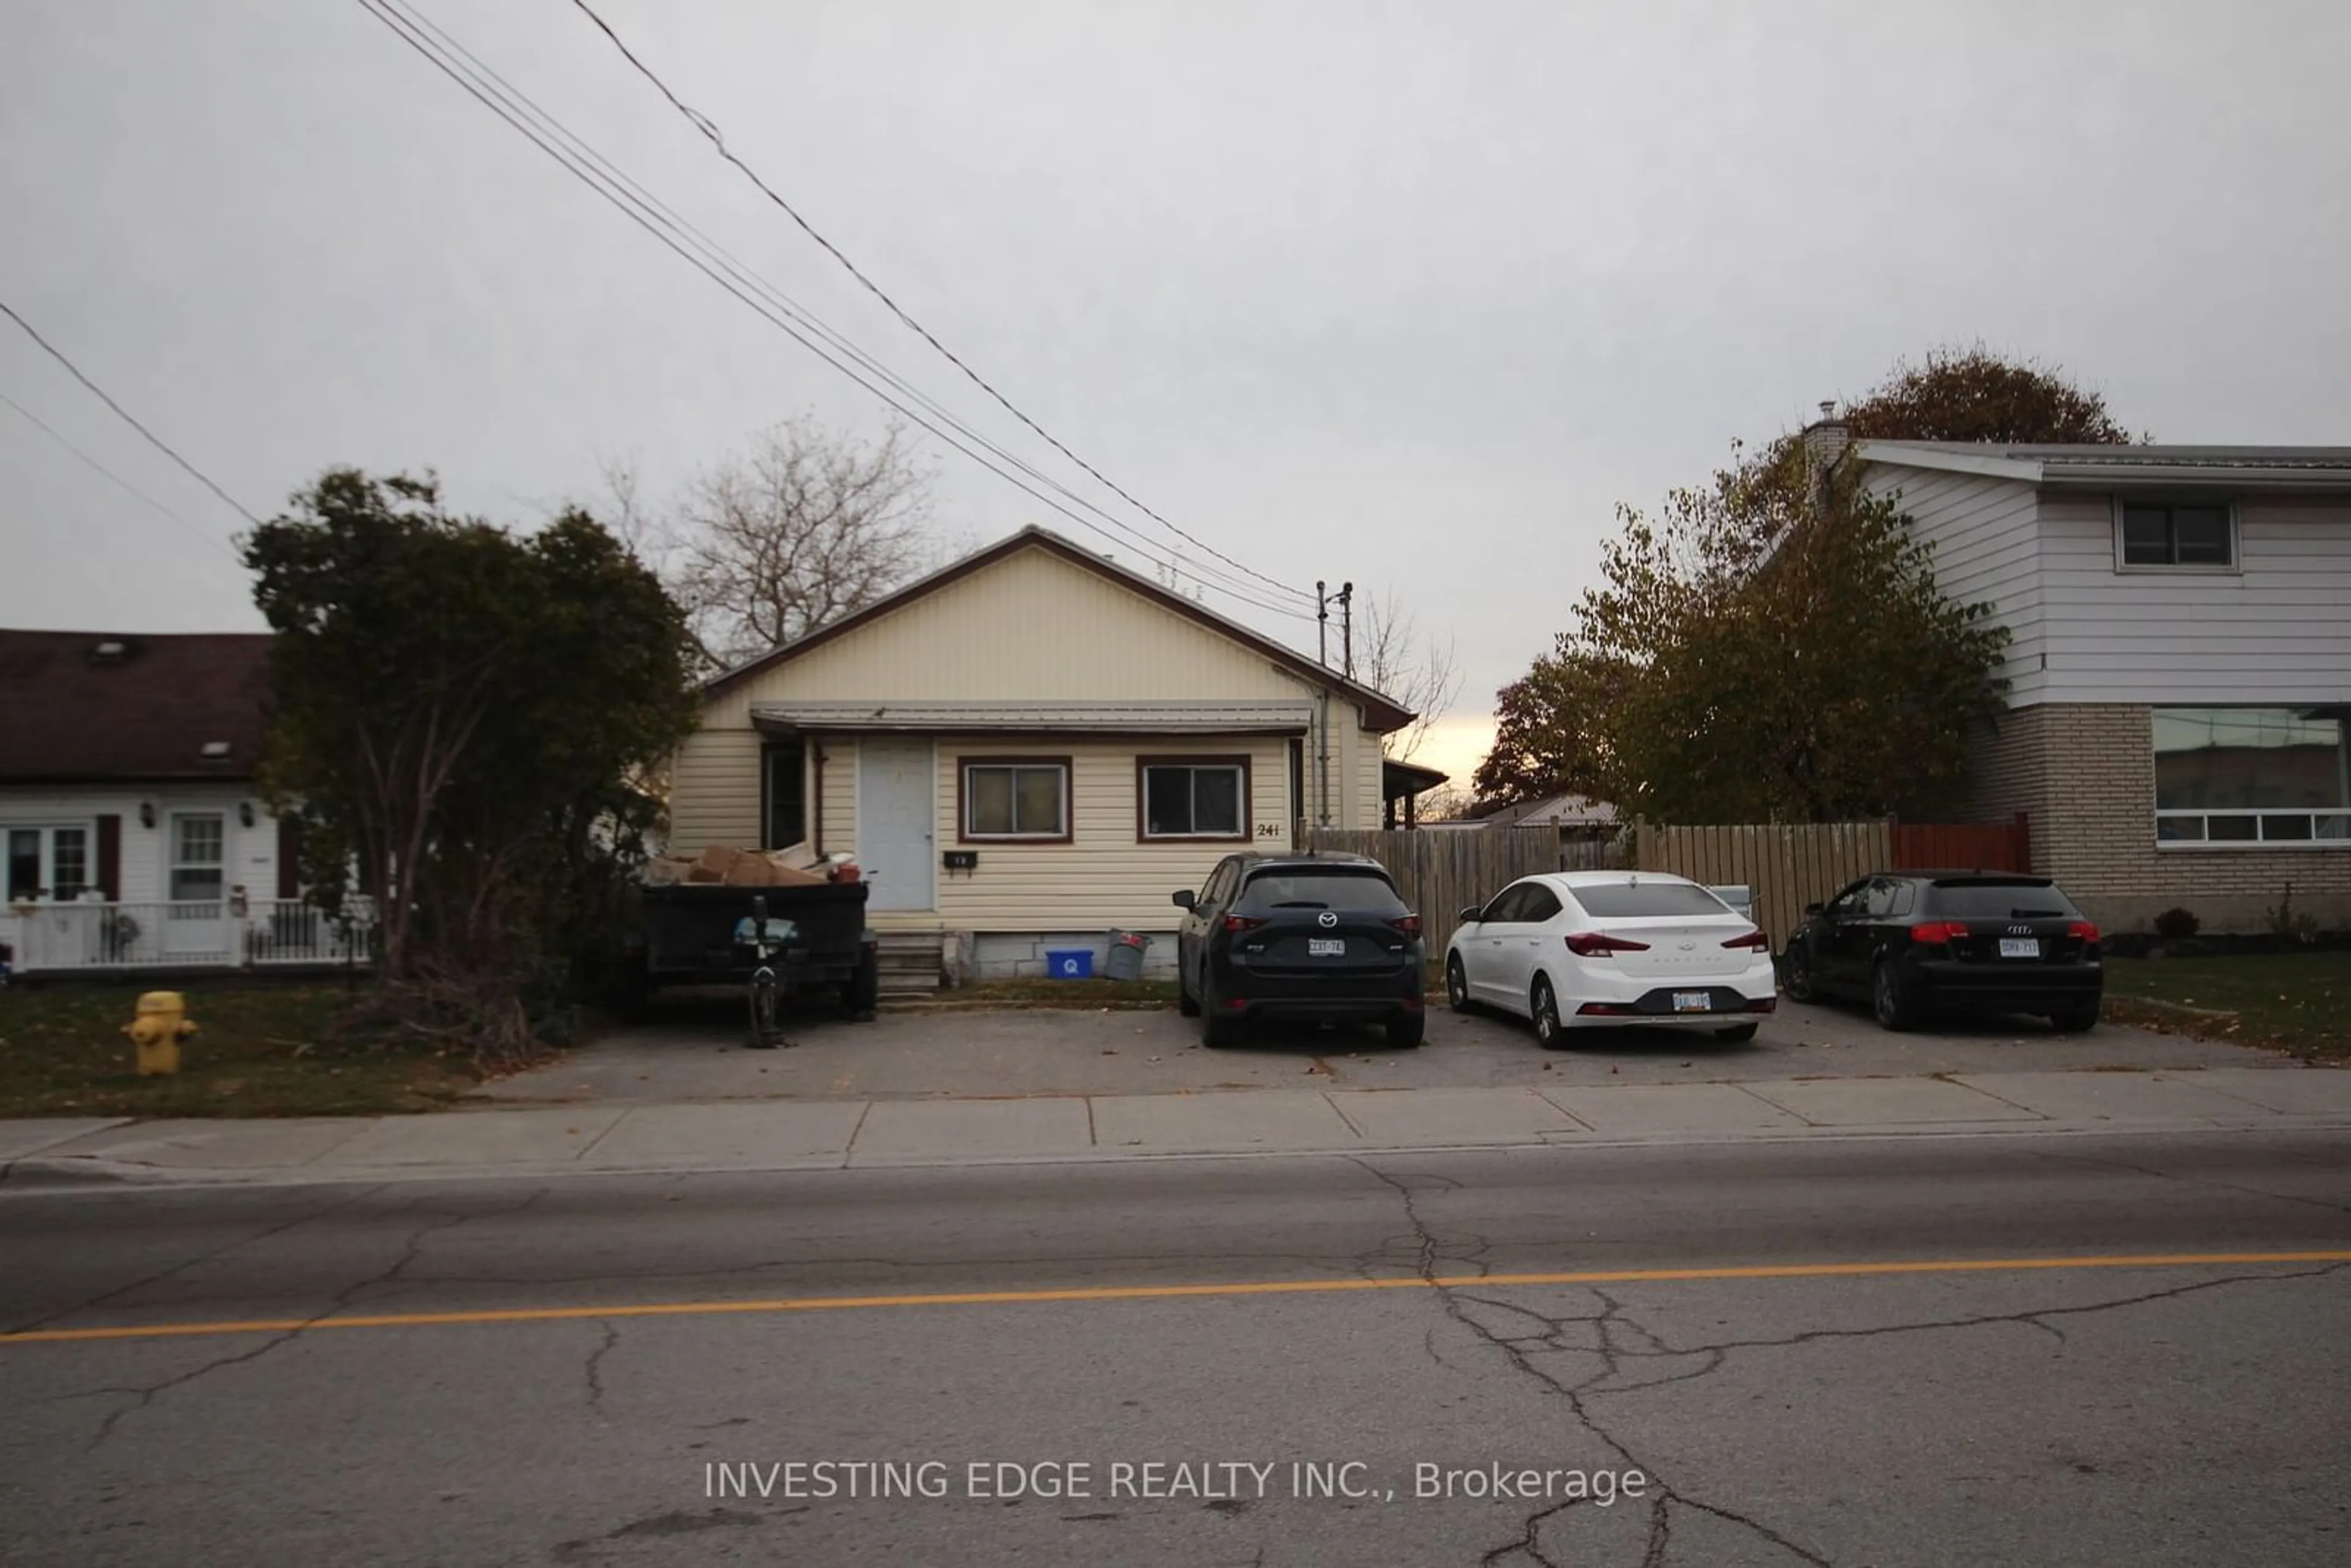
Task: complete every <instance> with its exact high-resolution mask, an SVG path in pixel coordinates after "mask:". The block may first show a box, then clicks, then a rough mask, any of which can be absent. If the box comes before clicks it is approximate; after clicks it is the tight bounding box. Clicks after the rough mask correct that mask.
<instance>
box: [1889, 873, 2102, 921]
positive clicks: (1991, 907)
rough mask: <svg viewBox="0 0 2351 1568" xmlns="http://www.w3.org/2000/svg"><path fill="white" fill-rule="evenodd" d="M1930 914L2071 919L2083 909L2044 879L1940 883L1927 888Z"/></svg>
mask: <svg viewBox="0 0 2351 1568" xmlns="http://www.w3.org/2000/svg"><path fill="white" fill-rule="evenodd" d="M1924 913H1926V914H1929V915H1958V916H1959V918H1960V919H1962V920H2008V919H2021V918H2024V917H2026V916H2030V915H2064V916H2066V917H2067V918H2069V919H2071V918H2073V917H2074V916H2076V915H2080V914H2081V913H2082V912H2081V911H2080V910H2078V909H2076V908H2074V901H2073V900H2072V899H2070V898H2067V897H2066V896H2065V895H2064V894H2062V893H2060V892H2058V891H2057V889H2056V888H2055V887H2054V886H2053V885H2052V884H2050V883H2045V882H1938V883H1934V884H1933V885H1932V886H1930V887H1929V888H1928V890H1927V900H1926V908H1925V911H1924Z"/></svg>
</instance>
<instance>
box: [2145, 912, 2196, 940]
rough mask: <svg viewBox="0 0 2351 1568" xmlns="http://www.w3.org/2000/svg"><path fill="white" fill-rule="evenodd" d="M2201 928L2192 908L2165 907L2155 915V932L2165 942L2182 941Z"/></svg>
mask: <svg viewBox="0 0 2351 1568" xmlns="http://www.w3.org/2000/svg"><path fill="white" fill-rule="evenodd" d="M2203 928H2204V923H2203V922H2202V921H2200V920H2199V919H2197V918H2196V915H2195V913H2194V912H2193V911H2192V910H2187V909H2167V910H2165V911H2164V912H2163V913H2162V914H2160V915H2157V916H2156V917H2155V934H2156V935H2157V936H2160V937H2162V938H2163V939H2164V940H2165V941H2167V942H2184V941H2186V940H2187V939H2188V938H2189V937H2190V936H2195V935H2196V933H2197V932H2199V931H2200V930H2202V929H2203Z"/></svg>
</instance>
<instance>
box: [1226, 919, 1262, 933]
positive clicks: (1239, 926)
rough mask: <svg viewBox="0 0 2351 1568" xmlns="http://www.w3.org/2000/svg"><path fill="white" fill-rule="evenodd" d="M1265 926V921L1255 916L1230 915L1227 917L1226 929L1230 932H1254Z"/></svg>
mask: <svg viewBox="0 0 2351 1568" xmlns="http://www.w3.org/2000/svg"><path fill="white" fill-rule="evenodd" d="M1264 924H1265V921H1264V920H1263V919H1262V918H1261V917H1259V916H1258V915H1226V916H1225V929H1226V930H1228V931H1254V930H1256V929H1257V928H1258V927H1259V926H1260V925H1264Z"/></svg>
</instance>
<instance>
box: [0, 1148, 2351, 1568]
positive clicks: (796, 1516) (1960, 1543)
mask: <svg viewBox="0 0 2351 1568" xmlns="http://www.w3.org/2000/svg"><path fill="white" fill-rule="evenodd" d="M2311 1253H2320V1254H2329V1255H2330V1256H2323V1257H2307V1256H2305V1257H2301V1258H2294V1257H2281V1256H2280V1255H2282V1254H2311ZM2115 1260H2135V1261H2126V1262H2122V1263H2120V1264H2119V1265H2116V1263H2115ZM0 1262H4V1263H5V1266H4V1267H0V1328H5V1330H6V1331H7V1333H8V1334H9V1335H11V1336H15V1337H8V1338H5V1339H0V1411H5V1420H0V1562H5V1563H8V1564H11V1565H17V1564H35V1563H43V1564H46V1563H108V1564H144V1563H155V1564H172V1565H174V1568H178V1565H183V1564H214V1563H220V1564H228V1563H235V1564H247V1563H303V1564H310V1563H415V1562H433V1563H552V1564H606V1563H611V1564H627V1563H714V1562H747V1563H749V1562H758V1563H854V1562H869V1561H870V1562H890V1563H998V1562H1003V1563H1012V1562H1018V1563H1107V1562H1121V1563H1211V1564H1213V1563H1233V1564H1242V1563H1269V1564H1278V1563H1380V1564H1394V1563H1561V1564H1565V1563H1576V1564H1588V1563H1624V1564H1627V1565H1631V1564H1636V1563H1708V1564H1711V1563H1804V1562H1814V1563H1819V1562H1828V1563H1852V1564H1863V1563H1876V1564H1894V1563H1992V1562H2010V1563H2109V1562H2121V1561H2130V1562H2132V1563H2135V1564H2139V1565H2153V1564H2161V1563H2181V1564H2189V1563H2194V1564H2199V1565H2202V1564H2209V1563H2216V1562H2229V1563H2330V1564H2331V1563H2340V1562H2342V1561H2345V1560H2346V1557H2351V1489H2346V1486H2345V1485H2344V1483H2343V1479H2342V1478H2343V1476H2344V1474H2345V1470H2346V1461H2351V1426H2347V1425H2346V1422H2345V1421H2344V1419H2343V1412H2344V1411H2345V1410H2346V1408H2351V1357H2346V1356H2345V1355H2344V1354H2343V1352H2342V1346H2343V1345H2344V1343H2346V1339H2351V1139H2347V1138H2346V1137H2345V1136H2344V1135H2341V1134H2333V1135H2327V1134H2311V1133H2291V1134H2250V1133H2239V1134H2212V1135H2202V1134H2199V1135H2196V1136H2192V1137H2174V1138H2168V1139H2163V1140H2150V1139H2145V1138H2126V1137H2121V1136H2114V1137H2072V1138H2052V1137H2043V1138H2039V1139H2035V1138H2030V1137H2017V1138H2007V1137H2001V1138H1984V1137H1970V1138H1954V1139H1910V1140H1903V1141H1889V1142H1876V1141H1868V1140H1855V1141H1852V1142H1840V1143H1807V1144H1804V1145H1793V1146H1791V1145H1723V1146H1709V1147H1705V1148H1689V1149H1669V1148H1616V1149H1541V1150H1520V1151H1512V1152H1508V1153H1485V1154H1443V1155H1423V1156H1409V1157H1405V1156H1398V1157H1392V1158H1374V1159H1370V1160H1363V1161H1358V1160H1354V1159H1344V1158H1333V1157H1301V1158H1292V1157H1264V1158H1254V1159H1202V1160H1186V1161H1166V1162H1157V1163H1152V1164H1148V1165H1134V1166H1044V1167H1001V1166H999V1167H989V1168H974V1169H961V1170H924V1171H898V1172H885V1171H860V1172H828V1173H809V1174H794V1175H769V1176H739V1175H738V1176H689V1177H675V1176H672V1177H663V1178H637V1177H569V1178H566V1179H564V1180H562V1181H559V1182H557V1183H553V1184H539V1183H535V1182H533V1183H526V1182H507V1183H485V1184H474V1185H464V1186H460V1185H454V1184H452V1185H434V1184H406V1185H403V1186H399V1187H397V1188H383V1189H371V1188H364V1187H361V1188H333V1189H328V1188H278V1189H259V1190H256V1189H237V1190H226V1191H224V1190H210V1191H204V1190H174V1191H145V1192H140V1191H128V1192H104V1193H95V1192H94V1193H89V1194H44V1195H30V1194H28V1195H25V1196H19V1197H5V1198H0ZM2028 1262H2029V1263H2032V1264H2036V1265H2038V1266H2035V1267H2025V1266H2022V1265H2023V1264H2025V1263H2028ZM1888 1266H1890V1267H1888ZM1594 1275H1606V1276H1611V1277H1605V1278H1594V1277H1593V1276H1594ZM1432 1281H1433V1282H1432ZM974 1296H980V1297H984V1298H987V1299H981V1300H971V1299H969V1298H971V1297H974ZM941 1298H948V1299H941ZM953 1298H963V1299H959V1300H958V1299H953ZM823 1302H830V1303H832V1304H831V1305H819V1304H812V1303H823ZM353 1318H367V1319H371V1320H374V1322H372V1325H371V1326H356V1325H352V1324H351V1323H350V1320H351V1319H353ZM420 1319H421V1320H423V1321H419V1320H420ZM310 1320H323V1321H324V1322H328V1323H332V1322H338V1321H340V1322H344V1323H345V1324H346V1326H343V1327H339V1328H337V1327H326V1326H319V1327H313V1328H310V1329H308V1330H307V1331H305V1332H294V1331H293V1330H291V1329H290V1328H288V1327H287V1326H286V1325H287V1324H290V1323H300V1322H306V1321H310ZM384 1320H391V1321H384ZM240 1325H243V1326H240ZM90 1330H124V1331H132V1332H128V1333H123V1334H120V1336H117V1337H88V1336H87V1335H86V1333H85V1331H90ZM172 1330H193V1331H196V1332H184V1333H172V1332H165V1331H172ZM59 1333H62V1334H66V1335H68V1336H83V1337H64V1338H26V1337H23V1336H26V1335H27V1334H30V1335H45V1334H59ZM820 1461H835V1462H842V1463H845V1462H847V1461H890V1462H894V1463H896V1464H898V1465H900V1466H903V1467H904V1469H902V1470H901V1471H899V1472H897V1473H895V1474H894V1475H892V1476H890V1477H889V1478H888V1479H891V1480H893V1481H903V1482H905V1483H907V1486H906V1487H905V1488H904V1489H901V1490H913V1491H914V1492H915V1493H916V1495H913V1496H892V1497H880V1498H877V1497H872V1496H856V1497H852V1496H848V1495H844V1494H845V1493H846V1491H847V1490H849V1488H850V1487H851V1486H852V1484H856V1485H857V1486H859V1487H860V1489H861V1490H863V1489H865V1488H869V1487H870V1486H871V1485H872V1484H874V1483H875V1482H876V1481H878V1480H880V1479H882V1478H881V1477H878V1476H874V1475H870V1474H868V1473H867V1472H863V1471H858V1470H852V1469H834V1470H832V1471H831V1472H829V1473H826V1474H824V1476H823V1477H822V1479H820V1473H819V1472H816V1471H812V1470H796V1469H789V1467H790V1466H791V1465H794V1464H798V1463H815V1462H820ZM998 1461H1003V1462H1006V1463H1008V1464H1018V1465H1021V1466H1027V1467H1031V1468H1030V1469H1028V1470H1027V1471H1026V1476H1027V1479H1028V1480H1029V1490H1027V1492H1026V1493H1025V1495H1020V1496H1015V1497H1009V1498H1007V1497H1002V1496H998V1495H993V1494H996V1493H999V1492H1001V1491H1003V1490H1008V1488H1010V1487H1012V1486H1013V1485H1014V1484H1015V1483H1016V1482H1017V1481H1018V1480H1019V1479H1020V1474H1019V1473H1018V1472H1016V1471H1014V1470H1012V1469H1005V1470H1001V1471H999V1470H998V1469H994V1468H993V1467H994V1466H995V1465H996V1464H997V1462H998ZM975 1462H977V1463H978V1464H979V1465H980V1466H981V1467H982V1468H981V1469H979V1470H977V1472H975V1471H974V1470H973V1469H971V1467H972V1466H973V1465H974V1464H975ZM1042 1465H1060V1466H1062V1467H1065V1468H1064V1469H1061V1470H1060V1471H1051V1470H1045V1469H1036V1468H1034V1467H1039V1466H1042ZM1076 1465H1084V1466H1086V1467H1088V1468H1087V1469H1086V1470H1085V1471H1084V1472H1083V1473H1082V1475H1077V1474H1072V1473H1071V1471H1070V1470H1069V1469H1066V1467H1071V1466H1076ZM721 1466H725V1467H749V1468H747V1469H742V1468H728V1469H717V1468H716V1467H721ZM1152 1466H1159V1467H1162V1468H1159V1469H1151V1468H1148V1467H1152ZM1179 1466H1184V1467H1188V1468H1180V1469H1179V1468H1176V1467H1179ZM770 1467H776V1468H770ZM1253 1467H1266V1468H1264V1469H1256V1468H1253ZM1294 1467H1315V1468H1312V1469H1298V1468H1294ZM1496 1467H1499V1468H1500V1469H1501V1470H1502V1471H1503V1472H1504V1475H1505V1480H1504V1485H1505V1486H1506V1487H1507V1490H1510V1492H1512V1493H1514V1494H1524V1493H1527V1492H1534V1493H1536V1494H1537V1495H1534V1496H1527V1495H1511V1496H1505V1497H1499V1498H1497V1497H1494V1496H1491V1495H1486V1494H1490V1493H1491V1492H1493V1491H1494V1490H1496V1481H1495V1479H1494V1478H1495V1473H1496ZM1530 1471H1533V1472H1539V1474H1537V1475H1534V1476H1530V1475H1529V1474H1527V1473H1526V1472H1530ZM1635 1472H1637V1479H1636V1477H1635ZM1448 1475H1449V1481H1448ZM1057 1479H1058V1480H1059V1481H1060V1482H1061V1485H1060V1487H1059V1489H1058V1491H1059V1495H1055V1493H1054V1492H1053V1491H1052V1490H1048V1491H1046V1492H1041V1493H1040V1491H1039V1490H1037V1486H1038V1483H1039V1482H1040V1481H1042V1482H1045V1483H1046V1484H1047V1485H1048V1487H1049V1488H1050V1487H1051V1485H1052V1483H1053V1482H1054V1481H1055V1480H1057ZM827 1480H829V1481H830V1483H831V1487H832V1489H833V1495H831V1496H820V1495H811V1494H813V1493H815V1492H818V1491H820V1490H821V1489H822V1487H823V1486H824V1484H825V1482H826V1481H827ZM1318 1482H1320V1483H1322V1485H1320V1486H1319V1487H1318V1485H1317V1483H1318ZM1448 1484H1449V1486H1450V1489H1451V1492H1452V1495H1451V1496H1449V1497H1447V1496H1445V1495H1436V1496H1424V1495H1421V1494H1422V1492H1423V1491H1424V1490H1428V1489H1430V1488H1432V1487H1433V1488H1434V1489H1435V1490H1437V1492H1439V1493H1440V1494H1442V1492H1443V1491H1444V1490H1446V1488H1447V1485H1448ZM925 1490H938V1491H940V1492H942V1493H943V1494H944V1495H939V1496H925V1495H921V1494H922V1492H924V1491H925ZM1317 1490H1321V1491H1324V1492H1337V1493H1339V1494H1340V1495H1336V1496H1331V1495H1301V1494H1302V1493H1311V1492H1315V1491H1317ZM1260 1491H1261V1492H1262V1495H1260ZM743 1492H748V1493H749V1495H747V1496H746V1495H739V1494H740V1493H743ZM1473 1492H1474V1493H1477V1494H1479V1495H1469V1494H1471V1493H1473ZM794 1493H797V1494H798V1495H792V1494H794ZM979 1493H987V1494H990V1495H977V1494H979ZM1351 1494H1352V1495H1351ZM1603 1494H1606V1495H1607V1496H1608V1497H1609V1498H1610V1500H1605V1501H1604V1500H1603Z"/></svg>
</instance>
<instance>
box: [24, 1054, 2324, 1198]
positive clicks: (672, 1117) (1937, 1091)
mask: <svg viewBox="0 0 2351 1568" xmlns="http://www.w3.org/2000/svg"><path fill="white" fill-rule="evenodd" d="M2287 1126H2294V1127H2312V1126H2322V1127H2342V1128H2345V1129H2351V1071H2340V1070H2334V1069H2325V1068H2314V1069H2304V1070H2294V1069H2279V1068H2212V1069H2206V1070H2202V1071H2152V1072H2116V1071H2087V1072H1983V1073H1969V1074H1943V1075H1938V1076H1933V1077H1902V1078H1841V1079H1827V1078H1808V1079H1788V1080H1782V1081H1767V1082H1740V1083H1723V1082H1712V1083H1643V1084H1625V1085H1621V1086H1614V1085H1612V1086H1593V1087H1583V1086H1567V1085H1559V1086H1550V1085H1546V1086H1543V1087H1541V1088H1516V1087H1500V1088H1456V1089H1437V1088H1432V1089H1402V1090H1388V1091H1382V1090H1272V1091H1254V1092H1249V1091H1233V1092H1214V1093H1178V1094H1122V1095H1092V1096H1078V1095H1072V1096H1061V1097H1041V1098H1021V1099H967V1100H946V1099H932V1100H914V1099H899V1100H769V1101H757V1102H742V1101H736V1102H728V1103H695V1104H668V1105H663V1104H636V1105H580V1106H557V1107H530V1108H527V1109H516V1110H479V1111H459V1112H453V1113H446V1114H442V1115H434V1116H385V1117H373V1118H369V1117H353V1118H323V1117H322V1118H313V1119H308V1120H297V1121H154V1122H108V1121H95V1120H89V1121H25V1122H0V1193H5V1192H12V1191H14V1192H22V1191H32V1190H40V1189H47V1190H54V1189H56V1188H57V1187H60V1186H103V1185H107V1184H112V1183H137V1184H141V1185H154V1184H289V1183H308V1182H382V1181H413V1180H427V1179H440V1178H448V1177H482V1176H556V1175H563V1174H579V1173H591V1172H682V1171H711V1170H729V1171H764V1170H833V1169H842V1168H869V1167H877V1166H956V1165H971V1164H1023V1163H1037V1162H1072V1161H1088V1160H1125V1159H1136V1158H1154V1157H1168V1156H1182V1155H1238V1154H1300V1153H1334V1154H1355V1153H1369V1152H1373V1151H1396V1150H1416V1149H1448V1148H1498V1147H1503V1148H1506V1147H1510V1146H1513V1145H1603V1144H1655V1143H1692V1142H1699V1143H1719V1142H1724V1141H1733V1140H1746V1139H1788V1138H1817V1137H1823V1136H1832V1137H1852V1136H1858V1135H1869V1136H1890V1135H1918V1134H1946V1135H1948V1134H1967V1133H2008V1134H2014V1133H2048V1134H2079V1133H2095V1132H2118V1131H2133V1132H2148V1131H2167V1130H2175V1131H2195V1132H2210V1131H2212V1130H2214V1129H2245V1130H2252V1129H2260V1128H2264V1127H2287Z"/></svg>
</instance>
